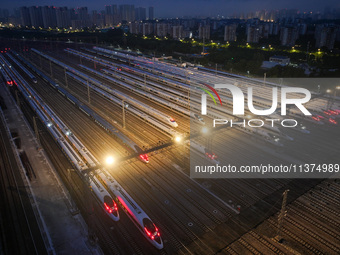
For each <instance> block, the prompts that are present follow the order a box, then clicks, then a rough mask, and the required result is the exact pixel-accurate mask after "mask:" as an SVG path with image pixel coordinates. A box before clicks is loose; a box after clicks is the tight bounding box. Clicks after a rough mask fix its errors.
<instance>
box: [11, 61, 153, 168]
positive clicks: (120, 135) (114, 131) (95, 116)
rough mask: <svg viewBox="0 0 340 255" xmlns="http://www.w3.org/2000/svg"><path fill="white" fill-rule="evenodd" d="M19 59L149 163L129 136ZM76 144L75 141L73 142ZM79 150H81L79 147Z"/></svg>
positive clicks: (29, 64) (147, 158) (26, 62)
mask: <svg viewBox="0 0 340 255" xmlns="http://www.w3.org/2000/svg"><path fill="white" fill-rule="evenodd" d="M18 57H19V59H20V60H21V61H23V62H24V63H25V64H26V65H27V66H28V67H30V68H31V69H32V70H33V71H34V72H36V73H37V74H38V75H39V76H40V77H41V78H43V79H44V80H45V81H47V82H48V83H49V84H50V85H51V86H52V87H53V88H54V89H57V90H58V92H59V93H60V94H62V95H63V96H65V97H66V98H67V99H68V100H69V101H70V102H72V103H73V104H74V105H76V106H77V107H78V108H79V109H80V110H81V111H83V112H84V113H85V114H86V115H88V116H89V117H91V118H93V119H94V121H95V122H96V123H97V124H98V125H99V126H100V127H102V128H103V129H104V130H105V131H107V132H109V133H110V134H112V135H113V136H115V137H117V138H118V139H120V141H121V142H122V143H123V145H124V146H125V147H126V148H127V149H128V150H129V151H130V152H131V153H135V154H137V155H138V156H139V159H140V160H141V161H143V162H144V163H149V157H148V155H147V154H146V153H145V152H144V151H143V150H142V149H141V148H140V147H139V146H138V145H137V144H136V143H134V142H133V141H132V140H131V139H130V138H128V137H127V136H125V135H124V134H123V133H121V132H120V131H119V130H117V129H116V128H115V127H114V126H112V125H111V124H110V123H108V122H107V121H106V120H105V119H103V118H102V117H101V116H99V115H98V114H97V113H95V112H94V111H93V110H92V109H91V108H89V107H88V106H86V105H84V104H83V103H81V101H80V100H78V99H77V98H76V97H74V96H73V95H72V94H70V93H69V92H68V91H66V90H65V89H64V88H61V87H60V86H59V85H58V84H57V83H56V82H54V81H53V80H52V79H50V78H49V77H47V76H46V75H45V74H43V73H42V72H40V71H39V70H38V69H37V68H36V67H34V66H33V65H32V64H31V63H29V62H28V61H26V60H25V59H23V58H22V57H20V56H18ZM67 132H68V131H67V130H66V131H65V134H67ZM75 144H77V143H75ZM81 151H83V150H82V149H81Z"/></svg>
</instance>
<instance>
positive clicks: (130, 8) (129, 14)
mask: <svg viewBox="0 0 340 255" xmlns="http://www.w3.org/2000/svg"><path fill="white" fill-rule="evenodd" d="M119 14H120V17H121V19H122V20H123V21H127V22H132V21H135V6H134V5H130V4H123V5H120V6H119Z"/></svg>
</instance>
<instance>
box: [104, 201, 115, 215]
mask: <svg viewBox="0 0 340 255" xmlns="http://www.w3.org/2000/svg"><path fill="white" fill-rule="evenodd" d="M104 206H105V209H106V211H108V213H112V212H113V210H112V208H111V207H109V206H108V205H107V204H106V203H104ZM113 208H114V210H115V211H116V210H117V206H116V204H114V207H113Z"/></svg>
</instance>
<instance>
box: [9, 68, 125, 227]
mask: <svg viewBox="0 0 340 255" xmlns="http://www.w3.org/2000/svg"><path fill="white" fill-rule="evenodd" d="M11 71H12V74H13V76H15V77H16V79H17V81H18V82H17V83H18V89H19V91H20V92H21V93H22V95H23V96H24V97H25V99H26V100H27V101H28V103H29V104H30V105H31V107H32V109H33V110H34V111H35V112H36V114H37V115H38V117H39V118H40V119H41V121H42V122H43V123H44V124H45V125H46V127H47V129H48V131H49V132H50V134H51V135H52V136H53V138H54V139H55V141H56V142H57V144H58V145H59V146H60V148H61V149H62V151H63V152H64V153H65V155H66V156H67V157H68V159H69V160H70V161H71V163H72V164H73V165H74V167H75V168H76V170H77V172H78V174H79V175H80V176H82V177H83V178H84V177H86V176H84V171H85V170H86V169H88V164H90V165H93V164H92V162H93V161H94V157H93V156H92V155H91V154H90V153H89V152H88V151H86V150H85V154H84V153H83V154H82V157H81V156H80V154H81V152H80V151H78V150H75V149H74V148H73V146H72V145H71V144H70V142H69V141H73V142H75V141H76V143H77V144H78V146H79V147H80V148H85V146H83V145H82V144H81V142H80V141H79V140H78V139H77V138H76V137H75V136H74V135H73V134H70V133H68V135H67V137H65V134H64V132H67V131H65V130H67V128H66V126H65V124H64V123H62V122H61V121H60V119H59V118H58V117H57V115H55V113H54V112H53V111H52V110H51V109H49V108H48V107H47V105H46V104H45V103H44V102H43V101H42V100H41V98H39V97H38V96H37V94H36V93H35V92H34V91H33V90H32V89H31V88H30V86H29V85H28V83H27V82H26V81H25V80H24V79H23V78H22V77H21V75H20V74H19V73H18V72H17V71H16V70H15V69H14V68H11ZM84 155H85V157H84ZM84 158H85V160H84ZM86 161H89V162H90V163H88V162H86ZM87 182H89V184H90V185H91V187H92V191H93V193H94V195H95V197H96V200H97V201H98V203H99V205H100V206H101V207H102V208H103V209H104V211H105V213H106V214H107V215H108V216H109V217H110V218H111V219H112V220H114V221H118V220H119V213H118V210H117V205H116V203H115V201H114V199H113V198H112V197H111V196H110V194H109V192H108V191H107V190H106V189H105V188H104V186H103V184H101V183H100V182H99V181H98V179H97V178H96V177H95V176H89V177H88V180H87Z"/></svg>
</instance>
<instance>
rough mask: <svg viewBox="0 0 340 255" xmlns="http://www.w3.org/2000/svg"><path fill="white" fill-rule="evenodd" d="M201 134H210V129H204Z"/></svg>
mask: <svg viewBox="0 0 340 255" xmlns="http://www.w3.org/2000/svg"><path fill="white" fill-rule="evenodd" d="M201 132H202V134H207V133H208V132H209V129H208V128H207V127H202V130H201Z"/></svg>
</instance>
